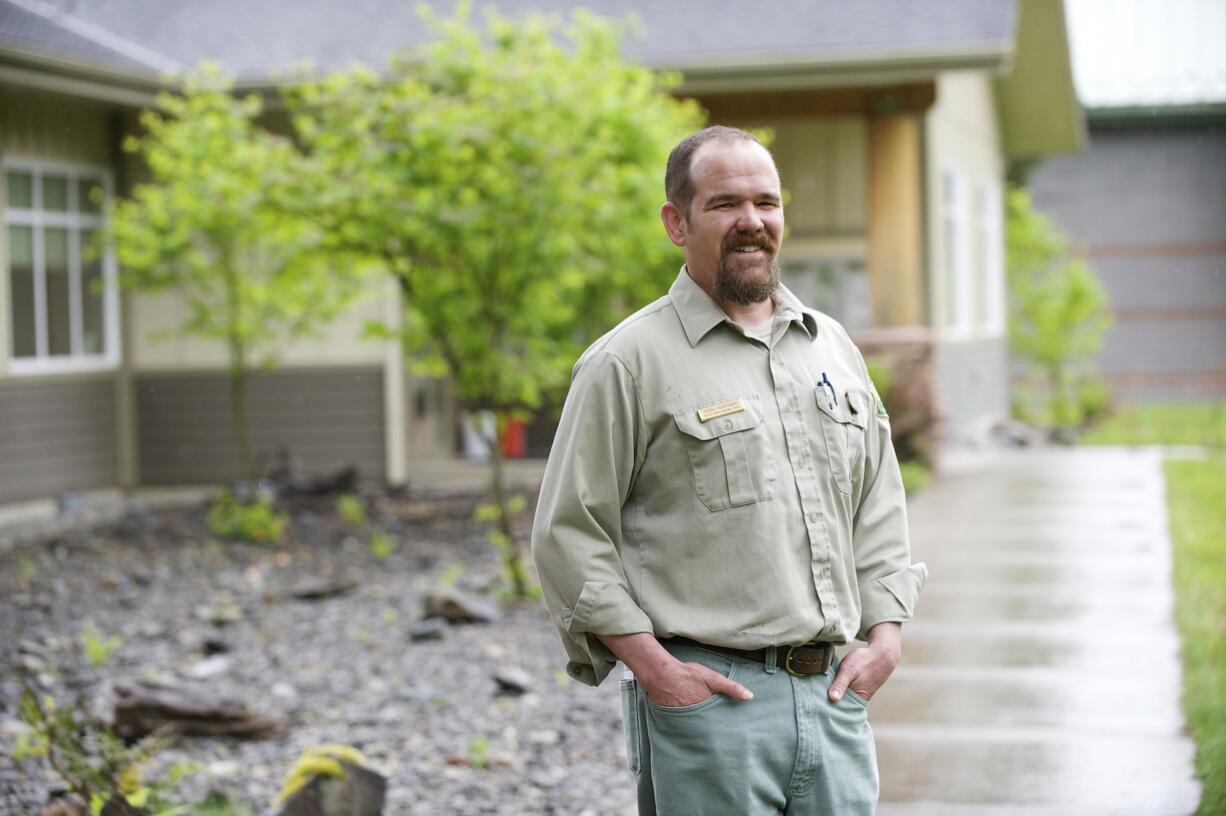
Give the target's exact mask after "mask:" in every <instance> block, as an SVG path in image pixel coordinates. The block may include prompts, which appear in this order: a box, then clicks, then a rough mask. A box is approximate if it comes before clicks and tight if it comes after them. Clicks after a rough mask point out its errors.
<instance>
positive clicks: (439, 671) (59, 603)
mask: <svg viewBox="0 0 1226 816" xmlns="http://www.w3.org/2000/svg"><path fill="white" fill-rule="evenodd" d="M474 504H475V502H474V500H473V499H472V498H469V497H457V496H452V497H436V498H431V499H422V498H390V497H374V498H373V499H372V508H373V509H372V512H371V515H370V518H371V521H370V523H368V525H367V526H366V528H365V529H354V528H351V527H347V526H346V525H345V524H344V523H342V522H341V521H340V520H339V519H337V518H336V516H335V513H334V512H333V511H332V506H331V504H330V503H328V502H317V503H316V504H314V505H301V506H298V507H295V508H294V509H293V510H292V521H291V524H290V526H289V528H288V532H287V536H286V539H287V540H286V543H284V544H283V545H280V546H258V545H249V544H238V543H230V542H218V541H216V540H215V539H214V538H213V537H212V536H211V535H210V533H209V532H208V530H207V528H206V526H205V524H204V512H205V511H204V508H203V507H201V506H194V507H188V508H181V509H162V510H156V511H148V512H143V513H134V514H129V515H126V516H124V517H122V518H120V519H118V520H113V521H104V522H101V523H97V524H94V525H93V526H91V527H86V528H78V529H75V530H69V531H59V532H57V533H55V534H54V535H51V536H47V537H44V538H41V539H28V538H27V539H24V540H22V541H19V542H14V541H11V540H10V541H9V542H7V543H6V544H5V543H0V813H14V814H18V813H20V814H26V813H30V814H35V813H38V811H39V810H40V809H41V808H42V807H44V806H45V805H46V804H47V803H48V801H49V798H50V796H51V795H52V794H53V793H54V792H55V791H56V789H57V788H60V787H62V786H61V785H59V783H58V782H57V781H56V780H55V779H54V777H53V776H52V775H51V773H50V772H49V770H48V769H47V768H46V766H45V765H44V764H43V763H42V761H41V760H27V761H25V762H22V763H20V764H18V763H15V762H14V761H13V748H14V745H15V743H16V739H17V733H18V732H19V731H20V730H21V724H20V722H19V718H18V714H17V703H18V699H19V696H20V685H19V684H18V682H17V681H16V671H17V670H18V666H19V665H20V666H21V668H22V670H23V671H27V672H28V671H33V673H34V675H35V676H36V677H37V678H38V682H39V683H41V684H43V685H44V687H45V688H46V689H47V690H48V691H49V692H51V693H52V694H53V695H55V696H56V697H57V699H69V698H71V697H74V696H78V695H80V696H83V697H84V698H85V699H90V698H92V697H93V696H96V693H97V690H98V689H99V688H100V684H101V683H102V682H103V681H105V680H107V679H118V678H142V677H158V676H160V677H183V676H184V675H185V674H186V673H189V672H190V671H192V670H193V667H197V668H199V667H200V664H201V662H202V661H204V660H206V659H210V658H209V657H207V656H206V650H207V649H206V641H209V640H214V641H221V642H222V643H224V644H225V645H226V646H227V647H228V651H226V652H224V653H223V654H222V657H224V659H225V661H224V662H226V663H228V667H225V669H224V671H222V672H221V673H220V674H218V675H216V676H212V677H210V678H209V679H208V681H207V682H208V683H209V684H210V685H211V686H212V687H214V688H218V689H222V690H225V691H229V692H233V693H236V694H238V695H240V696H242V697H243V698H244V699H245V700H246V701H247V702H248V703H249V704H250V705H251V706H252V707H253V708H254V709H256V710H258V711H261V712H267V713H271V714H275V715H277V716H279V717H281V718H283V719H284V721H285V722H286V723H287V726H288V727H287V728H286V729H285V731H284V732H283V733H282V734H281V735H279V736H277V737H274V738H270V739H265V740H248V741H242V740H236V739H232V738H198V737H192V738H182V739H181V740H179V741H178V742H177V743H176V744H175V745H174V746H173V747H171V748H170V749H167V750H166V751H165V752H163V754H161V755H160V756H159V760H158V761H159V763H165V764H169V763H170V762H172V761H176V760H181V759H190V760H193V761H195V762H196V763H198V765H199V768H200V770H199V772H198V773H197V774H196V775H194V776H193V777H192V778H191V779H190V781H189V783H188V785H189V788H190V789H191V790H194V791H195V792H197V793H203V792H204V791H205V790H207V789H209V788H214V789H219V790H223V791H225V792H227V793H228V794H229V795H231V796H232V797H233V798H235V799H239V800H243V801H246V802H247V803H249V804H250V805H251V806H252V808H253V809H254V812H256V813H267V812H269V802H270V801H271V799H272V797H273V796H274V795H275V793H276V791H277V790H278V788H279V787H280V783H281V779H282V776H283V774H284V773H285V771H286V770H287V769H288V768H289V766H290V765H291V764H292V763H293V761H294V759H295V758H296V757H297V755H298V752H299V751H300V750H302V749H303V748H306V747H308V746H312V745H318V744H322V743H337V742H339V743H347V744H350V745H353V746H355V747H357V748H359V749H361V750H362V751H363V752H364V753H365V754H366V755H367V757H369V759H370V760H371V762H372V764H373V765H374V767H375V768H376V769H377V770H379V771H380V772H382V773H384V774H386V775H387V776H388V778H389V785H388V796H387V807H386V808H385V813H388V814H590V816H604V815H605V814H609V815H610V816H624V815H625V814H633V813H635V807H634V796H633V785H632V779H631V777H630V775H629V772H628V771H627V770H626V764H625V742H624V739H623V737H622V731H621V722H620V709H619V705H620V704H619V700H618V694H617V684H616V683H615V682H613V681H612V680H610V681H608V682H606V683H605V684H604V686H603V687H601V688H600V689H591V688H588V687H586V686H582V685H580V684H577V683H574V682H572V681H571V680H569V678H567V677H566V676H565V674H564V673H562V671H561V668H562V665H563V660H564V658H563V652H562V648H561V644H560V643H559V641H558V639H557V636H556V634H555V633H554V631H553V629H552V626H551V625H550V622H549V619H548V616H547V615H546V613H545V611H544V607H543V605H542V604H540V603H537V602H528V603H521V604H514V605H508V604H503V607H502V608H503V613H504V614H503V617H502V619H501V620H499V621H497V622H494V623H490V624H483V625H467V626H453V627H451V628H449V629H448V630H447V631H446V632H445V634H444V636H443V638H442V639H440V640H423V641H415V640H412V639H411V638H410V632H411V630H412V629H413V627H414V626H415V625H416V624H417V623H418V622H419V621H420V618H421V614H422V601H423V596H424V595H425V593H427V592H429V591H430V590H431V589H433V588H435V587H437V586H438V585H439V582H440V580H441V579H443V577H444V576H452V577H454V576H455V574H456V573H457V572H459V570H460V569H461V567H462V572H460V573H459V578H458V583H457V587H458V588H459V589H461V590H465V591H469V592H475V593H486V594H487V596H488V595H489V593H492V592H493V590H494V589H495V587H496V585H497V582H498V574H499V572H498V566H497V563H496V559H495V557H494V556H493V554H492V552H491V550H490V548H489V546H488V544H487V543H486V542H485V537H484V530H485V528H484V526H483V525H480V524H478V523H476V522H474V521H472V510H473V507H474ZM516 521H517V524H518V526H519V527H520V528H521V529H522V530H523V533H524V535H525V536H526V534H527V529H528V526H529V524H530V516H529V515H528V514H527V513H525V514H521V515H520V517H519V518H517V519H516ZM376 528H378V529H381V530H383V531H385V532H387V533H388V534H389V535H390V537H391V540H392V541H393V542H394V545H395V547H394V550H393V552H392V554H391V555H390V556H388V557H386V558H383V559H380V558H377V557H376V556H375V555H374V554H373V553H372V551H371V548H370V547H369V545H368V543H367V542H368V539H369V534H370V531H371V530H373V529H376ZM456 565H460V566H456ZM332 579H352V580H354V581H356V582H357V586H356V588H354V589H352V590H351V591H349V592H347V593H345V594H342V595H339V596H336V597H332V598H328V599H324V600H317V601H301V600H293V599H289V598H288V597H287V591H288V590H290V589H292V588H294V587H298V586H301V585H302V584H304V582H309V581H321V580H322V581H327V580H332ZM206 608H207V609H211V610H214V611H216V610H225V611H228V612H230V613H231V614H235V613H237V617H238V620H237V621H235V622H233V623H229V624H225V625H217V624H214V623H209V622H208V621H207V620H206V619H205V618H206V617H207V614H206ZM87 624H89V625H92V626H93V627H94V628H95V629H96V630H97V631H98V632H100V633H101V634H103V635H105V636H113V635H118V636H120V637H121V638H122V645H121V646H120V648H119V649H118V650H117V651H116V652H115V653H114V655H113V656H112V657H111V658H110V659H109V660H108V661H107V662H106V663H104V664H103V665H102V666H100V667H94V666H92V665H91V664H90V663H89V662H88V661H87V660H86V659H85V657H84V654H83V650H82V648H81V645H80V643H81V633H82V631H83V629H84V627H85V626H86V625H87ZM215 657H216V656H214V658H213V659H214V661H215V662H214V664H212V665H214V666H218V665H220V664H218V663H217V661H216V659H215ZM507 666H514V667H518V668H520V669H523V670H524V671H526V672H527V673H528V675H529V676H530V677H531V678H532V686H531V688H530V689H529V690H528V691H527V693H524V694H518V695H516V694H507V693H500V692H499V687H498V684H497V683H496V682H495V681H494V679H493V674H494V672H495V671H496V670H498V669H499V668H503V667H507ZM474 760H476V762H475V763H474Z"/></svg>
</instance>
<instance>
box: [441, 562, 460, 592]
mask: <svg viewBox="0 0 1226 816" xmlns="http://www.w3.org/2000/svg"><path fill="white" fill-rule="evenodd" d="M463 575H464V565H463V564H461V563H460V562H459V561H456V562H454V563H451V564H448V565H447V569H445V570H443V573H442V574H441V575H439V577H438V581H436V582H435V583H437V585H438V588H439V589H454V588H455V585H456V584H458V583H459V582H460V578H461V577H462V576H463Z"/></svg>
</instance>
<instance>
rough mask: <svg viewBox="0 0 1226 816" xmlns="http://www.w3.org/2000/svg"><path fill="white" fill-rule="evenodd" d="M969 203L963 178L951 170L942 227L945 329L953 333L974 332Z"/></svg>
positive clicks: (944, 180)
mask: <svg viewBox="0 0 1226 816" xmlns="http://www.w3.org/2000/svg"><path fill="white" fill-rule="evenodd" d="M966 203H967V202H966V201H965V193H964V192H963V184H962V179H961V178H959V176H958V175H957V174H956V173H955V172H953V171H952V170H946V171H945V172H944V173H943V174H942V175H941V227H942V230H941V232H942V239H943V241H942V242H943V244H944V249H945V289H944V293H943V297H942V307H943V310H944V318H945V319H944V325H945V328H946V329H948V330H949V331H950V333H952V334H966V333H969V331H970V329H971V321H972V319H973V316H972V315H971V304H972V303H974V293H973V291H972V286H973V282H972V280H971V275H970V270H969V268H968V267H969V266H970V264H969V258H968V255H969V249H970V247H969V243H970V236H969V235H968V234H967V229H966V209H967V206H966Z"/></svg>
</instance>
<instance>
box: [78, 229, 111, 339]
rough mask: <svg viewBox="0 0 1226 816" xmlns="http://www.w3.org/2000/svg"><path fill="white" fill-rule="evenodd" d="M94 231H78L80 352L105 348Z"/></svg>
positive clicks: (99, 277)
mask: <svg viewBox="0 0 1226 816" xmlns="http://www.w3.org/2000/svg"><path fill="white" fill-rule="evenodd" d="M97 239H98V232H97V231H96V230H86V231H84V232H82V233H81V331H82V336H81V351H82V353H84V354H102V353H103V352H105V351H106V348H105V343H106V339H105V338H106V335H105V334H104V332H103V325H104V324H103V322H102V294H103V285H104V284H103V278H102V258H101V255H100V253H99V251H98V248H97V247H95V246H94V241H96V240H97Z"/></svg>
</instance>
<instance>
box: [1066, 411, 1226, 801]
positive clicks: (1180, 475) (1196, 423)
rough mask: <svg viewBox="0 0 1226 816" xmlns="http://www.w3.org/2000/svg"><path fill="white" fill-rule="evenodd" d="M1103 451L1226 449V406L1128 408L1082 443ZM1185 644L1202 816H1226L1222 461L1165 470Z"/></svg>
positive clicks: (1225, 482)
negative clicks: (1115, 447) (1132, 447)
mask: <svg viewBox="0 0 1226 816" xmlns="http://www.w3.org/2000/svg"><path fill="white" fill-rule="evenodd" d="M1082 441H1083V442H1088V443H1091V444H1102V445H1141V444H1146V445H1149V444H1157V445H1211V446H1217V447H1220V446H1224V445H1226V403H1218V404H1216V405H1211V404H1183V405H1148V406H1131V407H1128V408H1125V409H1122V410H1121V411H1119V412H1117V413H1116V414H1115V415H1114V416H1112V417H1111V418H1110V419H1109V420H1107V421H1106V422H1104V423H1102V424H1101V425H1099V426H1098V427H1096V428H1094V429H1093V430H1092V431H1091V432H1089V433H1087V434H1086V435H1085V436H1083V437H1082ZM1166 485H1167V504H1168V506H1169V515H1170V524H1171V542H1172V546H1173V548H1174V562H1175V620H1176V623H1177V624H1178V626H1179V632H1180V635H1181V636H1182V638H1183V669H1184V686H1183V710H1184V714H1185V715H1186V716H1187V720H1188V726H1189V728H1190V729H1191V731H1192V736H1193V738H1194V739H1195V740H1196V772H1197V775H1198V776H1199V777H1200V779H1201V782H1202V783H1203V784H1204V792H1203V794H1202V796H1201V804H1200V811H1199V812H1200V813H1201V814H1205V815H1206V816H1208V814H1218V813H1226V458H1224V457H1223V456H1221V455H1214V456H1211V457H1210V458H1208V459H1204V460H1190V461H1168V462H1167V463H1166Z"/></svg>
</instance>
